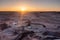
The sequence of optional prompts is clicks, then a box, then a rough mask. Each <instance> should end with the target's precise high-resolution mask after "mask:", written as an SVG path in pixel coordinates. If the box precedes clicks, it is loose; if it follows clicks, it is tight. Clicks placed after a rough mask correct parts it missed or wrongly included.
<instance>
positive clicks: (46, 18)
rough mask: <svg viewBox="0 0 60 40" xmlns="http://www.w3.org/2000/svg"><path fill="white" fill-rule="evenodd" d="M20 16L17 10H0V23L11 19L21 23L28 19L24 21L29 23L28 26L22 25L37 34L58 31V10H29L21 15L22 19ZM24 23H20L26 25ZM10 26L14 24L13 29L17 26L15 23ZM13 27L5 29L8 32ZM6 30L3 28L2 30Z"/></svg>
mask: <svg viewBox="0 0 60 40" xmlns="http://www.w3.org/2000/svg"><path fill="white" fill-rule="evenodd" d="M20 18H21V15H20V14H19V13H17V12H0V23H4V22H7V21H12V22H13V21H14V22H20V23H21V22H22V21H26V20H29V22H26V23H29V25H27V26H29V27H27V26H26V27H24V28H26V29H25V30H29V31H34V32H36V33H37V34H38V36H41V34H40V33H43V32H45V31H49V32H50V31H51V33H52V32H60V13H59V12H29V13H27V14H26V15H23V17H22V19H24V20H22V21H21V20H20ZM25 19H26V20H25ZM20 23H18V24H19V25H20ZM26 23H25V24H24V23H22V24H23V25H26ZM23 25H22V26H23ZM11 26H12V27H13V26H14V29H16V28H15V26H17V25H16V24H15V25H11ZM58 28H59V29H58ZM14 29H13V28H12V29H11V28H10V29H7V30H8V32H9V31H13V30H14ZM7 30H4V32H5V31H7ZM39 32H40V33H39ZM14 33H16V32H14ZM16 34H17V33H16ZM16 34H15V35H16ZM47 34H48V33H47ZM47 34H46V35H47ZM54 34H55V33H54ZM59 34H60V33H59ZM0 35H1V34H0ZM6 35H7V34H6ZM52 35H53V34H52ZM9 37H12V36H9ZM59 37H60V36H59Z"/></svg>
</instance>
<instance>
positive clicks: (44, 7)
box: [0, 0, 60, 11]
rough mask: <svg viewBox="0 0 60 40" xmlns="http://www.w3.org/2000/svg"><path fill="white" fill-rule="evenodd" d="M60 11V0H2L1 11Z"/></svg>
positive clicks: (0, 3) (0, 2) (0, 1)
mask: <svg viewBox="0 0 60 40" xmlns="http://www.w3.org/2000/svg"><path fill="white" fill-rule="evenodd" d="M23 7H25V8H26V10H29V11H60V0H0V11H19V10H20V9H21V8H23Z"/></svg>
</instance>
